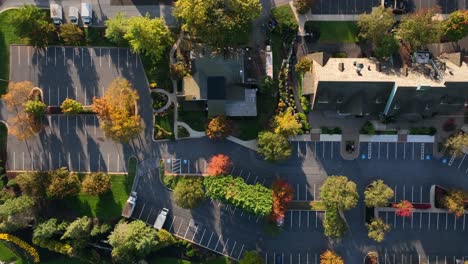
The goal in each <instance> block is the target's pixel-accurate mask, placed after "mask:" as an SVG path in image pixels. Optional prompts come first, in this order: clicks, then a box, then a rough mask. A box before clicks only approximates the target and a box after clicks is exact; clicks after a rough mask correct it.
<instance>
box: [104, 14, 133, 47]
mask: <svg viewBox="0 0 468 264" xmlns="http://www.w3.org/2000/svg"><path fill="white" fill-rule="evenodd" d="M104 24H105V25H106V35H105V36H106V38H108V39H109V40H110V41H112V42H113V43H115V44H117V45H123V44H124V43H125V38H124V35H125V33H126V32H127V29H128V18H127V17H125V15H124V14H122V13H121V12H117V14H116V15H115V17H113V18H109V19H107V20H106V21H104Z"/></svg>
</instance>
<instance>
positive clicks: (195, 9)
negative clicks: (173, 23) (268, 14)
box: [174, 0, 262, 47]
mask: <svg viewBox="0 0 468 264" xmlns="http://www.w3.org/2000/svg"><path fill="white" fill-rule="evenodd" d="M261 10H262V6H261V4H260V1H259V0H196V1H193V0H179V1H177V2H175V9H174V16H175V17H176V18H177V19H179V21H180V22H181V24H182V30H184V31H187V32H189V33H190V35H192V36H195V37H197V38H198V39H200V40H202V41H203V42H206V43H208V44H210V45H213V46H216V47H225V46H230V45H232V44H233V43H237V42H238V41H239V36H240V35H242V34H246V33H248V31H247V30H248V29H249V28H250V25H251V22H252V20H253V19H255V18H257V17H258V16H260V13H261Z"/></svg>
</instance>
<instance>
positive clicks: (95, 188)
mask: <svg viewBox="0 0 468 264" xmlns="http://www.w3.org/2000/svg"><path fill="white" fill-rule="evenodd" d="M111 187H112V181H111V176H110V175H109V174H106V173H102V172H96V173H90V174H87V175H86V176H85V178H84V179H83V182H82V183H81V190H82V191H83V192H84V193H87V194H90V195H100V194H103V193H106V192H108V191H109V190H110V188H111Z"/></svg>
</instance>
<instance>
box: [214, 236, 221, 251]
mask: <svg viewBox="0 0 468 264" xmlns="http://www.w3.org/2000/svg"><path fill="white" fill-rule="evenodd" d="M222 237H223V236H222V235H221V236H219V237H218V242H216V246H215V248H214V251H216V248H218V244H219V241H220V240H221V238H222Z"/></svg>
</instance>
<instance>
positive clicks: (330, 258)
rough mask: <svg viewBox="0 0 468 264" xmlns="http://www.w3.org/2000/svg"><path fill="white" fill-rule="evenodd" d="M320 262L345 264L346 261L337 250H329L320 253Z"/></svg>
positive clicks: (322, 263) (321, 263) (324, 263)
mask: <svg viewBox="0 0 468 264" xmlns="http://www.w3.org/2000/svg"><path fill="white" fill-rule="evenodd" d="M320 264H344V261H343V259H342V258H341V257H340V256H338V255H337V254H336V253H335V252H333V251H331V250H327V251H325V252H323V253H322V254H321V255H320Z"/></svg>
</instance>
